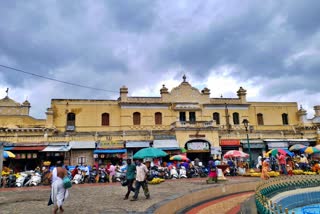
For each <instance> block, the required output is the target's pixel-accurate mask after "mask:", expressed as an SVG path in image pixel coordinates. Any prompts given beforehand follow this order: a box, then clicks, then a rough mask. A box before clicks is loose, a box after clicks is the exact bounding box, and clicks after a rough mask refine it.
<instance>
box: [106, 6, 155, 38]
mask: <svg viewBox="0 0 320 214" xmlns="http://www.w3.org/2000/svg"><path fill="white" fill-rule="evenodd" d="M106 4H107V8H108V12H109V13H110V14H112V15H111V17H112V18H113V20H114V22H115V25H116V26H117V27H118V28H120V29H121V30H123V31H130V32H138V33H139V32H141V31H147V30H149V29H150V28H151V27H152V24H153V22H154V19H155V15H156V14H155V12H156V8H155V7H156V4H154V3H151V2H150V1H148V0H131V1H117V0H110V1H106Z"/></svg>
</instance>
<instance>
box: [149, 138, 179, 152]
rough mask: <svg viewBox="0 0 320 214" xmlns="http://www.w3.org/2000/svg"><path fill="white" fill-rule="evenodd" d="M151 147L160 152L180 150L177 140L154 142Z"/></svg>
mask: <svg viewBox="0 0 320 214" xmlns="http://www.w3.org/2000/svg"><path fill="white" fill-rule="evenodd" d="M153 147H154V148H158V149H162V150H180V147H179V143H178V141H177V140H174V139H168V140H154V141H153Z"/></svg>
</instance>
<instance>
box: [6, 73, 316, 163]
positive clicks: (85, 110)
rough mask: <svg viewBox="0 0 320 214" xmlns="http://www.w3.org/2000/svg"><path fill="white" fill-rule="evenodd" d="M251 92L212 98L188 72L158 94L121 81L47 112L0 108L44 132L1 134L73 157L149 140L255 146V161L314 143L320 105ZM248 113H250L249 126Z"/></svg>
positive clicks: (191, 150) (85, 159)
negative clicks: (40, 116) (102, 93)
mask: <svg viewBox="0 0 320 214" xmlns="http://www.w3.org/2000/svg"><path fill="white" fill-rule="evenodd" d="M246 94H247V92H246V90H245V89H244V88H242V87H240V88H239V90H238V91H237V92H236V96H237V97H236V98H212V97H210V90H209V89H208V88H204V89H202V90H199V89H197V88H195V87H193V86H192V85H191V84H190V83H189V82H188V81H187V79H186V77H185V76H184V77H183V79H182V82H181V83H180V84H179V85H178V86H177V87H175V88H173V89H172V90H171V91H169V90H168V89H167V88H166V87H165V85H163V87H162V88H161V89H160V96H159V97H132V96H130V95H129V89H128V88H127V87H125V86H123V87H121V88H120V96H119V98H118V99H117V100H94V99H52V100H51V106H50V108H48V109H47V111H46V115H47V118H46V120H26V119H24V118H25V117H26V116H25V115H15V116H13V115H10V116H9V117H8V115H7V116H5V115H2V116H0V117H2V118H5V119H4V120H3V121H0V124H1V126H2V127H6V126H7V127H8V128H9V125H10V126H14V125H15V126H17V127H18V128H19V127H26V126H28V127H29V126H30V127H34V128H35V127H40V128H42V132H40V133H39V132H38V133H36V132H32V131H30V132H25V134H24V135H21V134H20V133H19V131H18V130H16V131H15V132H13V133H12V134H8V133H7V135H6V136H4V132H3V131H2V132H1V141H2V142H11V143H14V144H16V145H17V144H23V143H31V142H32V143H34V144H39V145H40V144H41V145H45V146H48V145H49V146H50V145H51V146H52V145H53V146H54V145H55V144H57V145H59V146H61V145H63V146H64V148H68V149H66V151H60V152H68V154H66V153H65V154H64V158H65V162H66V163H67V164H68V163H69V164H71V165H76V164H83V163H88V164H93V163H98V164H106V160H108V159H111V160H112V159H117V158H118V159H121V158H128V157H129V158H130V157H132V155H133V154H134V153H135V152H136V151H138V150H139V149H141V148H143V147H149V146H153V147H158V148H162V149H164V150H165V151H167V152H168V153H169V154H178V153H180V152H181V148H183V149H184V150H186V152H187V155H188V157H189V158H190V159H191V160H193V159H195V158H197V157H198V158H199V159H200V160H202V161H204V162H206V161H208V160H209V158H210V157H211V156H214V157H221V155H222V154H223V153H225V152H226V151H228V150H233V149H236V150H243V151H245V152H249V150H250V153H251V154H252V160H253V161H255V160H256V157H257V156H258V155H259V154H263V153H264V152H266V151H267V150H268V149H271V148H288V147H289V146H291V145H293V144H296V143H302V144H305V145H315V144H316V142H317V141H318V140H319V131H318V127H319V124H320V121H319V117H320V107H319V106H315V112H316V114H315V117H314V118H312V119H307V118H306V115H307V114H306V111H305V110H303V109H302V108H300V109H299V108H298V104H297V103H296V102H250V101H247V98H246ZM0 104H1V101H0ZM24 104H25V103H24ZM24 104H22V105H24ZM29 106H30V104H29ZM0 108H1V107H0ZM10 117H11V119H10ZM244 120H247V121H249V126H248V127H247V129H246V127H245V126H244V124H243V121H244ZM32 137H33V138H32ZM70 142H73V143H72V146H70ZM77 142H80V143H79V144H77ZM63 143H64V144H63ZM80 144H81V146H79V145H80ZM77 146H78V147H77ZM249 147H250V149H249ZM53 150H54V149H53ZM48 151H50V148H48ZM53 152H54V151H53Z"/></svg>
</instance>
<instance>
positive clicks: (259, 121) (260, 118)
mask: <svg viewBox="0 0 320 214" xmlns="http://www.w3.org/2000/svg"><path fill="white" fill-rule="evenodd" d="M257 120H258V125H264V122H263V114H261V113H259V114H257Z"/></svg>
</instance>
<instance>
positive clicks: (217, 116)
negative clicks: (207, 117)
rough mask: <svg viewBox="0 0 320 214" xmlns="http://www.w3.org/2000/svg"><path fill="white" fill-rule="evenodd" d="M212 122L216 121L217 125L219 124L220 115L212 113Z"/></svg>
mask: <svg viewBox="0 0 320 214" xmlns="http://www.w3.org/2000/svg"><path fill="white" fill-rule="evenodd" d="M213 120H215V121H216V123H217V125H219V124H220V115H219V113H218V112H215V113H213Z"/></svg>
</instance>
